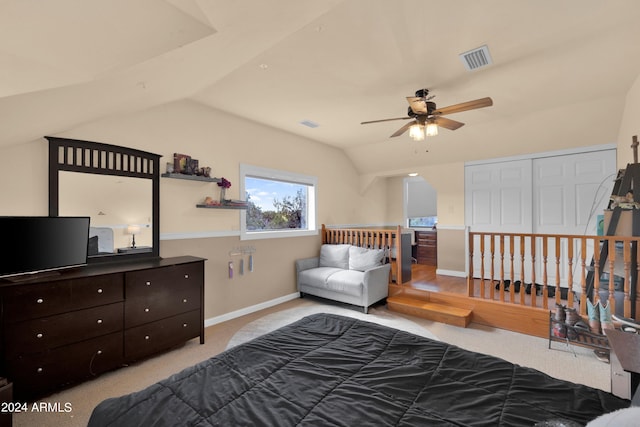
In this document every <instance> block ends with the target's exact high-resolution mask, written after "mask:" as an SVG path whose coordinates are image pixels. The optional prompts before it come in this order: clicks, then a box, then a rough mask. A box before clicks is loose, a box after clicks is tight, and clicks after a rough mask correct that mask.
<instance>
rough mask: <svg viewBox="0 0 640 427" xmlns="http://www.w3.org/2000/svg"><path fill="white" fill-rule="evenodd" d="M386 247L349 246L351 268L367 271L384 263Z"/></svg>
mask: <svg viewBox="0 0 640 427" xmlns="http://www.w3.org/2000/svg"><path fill="white" fill-rule="evenodd" d="M383 258H384V249H367V248H360V247H358V246H351V247H349V270H357V271H367V270H369V269H371V268H374V267H378V266H379V265H382V259H383Z"/></svg>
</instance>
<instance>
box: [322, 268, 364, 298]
mask: <svg viewBox="0 0 640 427" xmlns="http://www.w3.org/2000/svg"><path fill="white" fill-rule="evenodd" d="M325 288H326V289H330V290H332V291H336V292H341V293H343V294H349V295H355V296H358V297H359V296H362V291H363V288H364V273H363V272H362V271H356V270H340V271H338V272H336V273H333V274H332V275H331V276H329V278H328V279H327V284H326V285H325Z"/></svg>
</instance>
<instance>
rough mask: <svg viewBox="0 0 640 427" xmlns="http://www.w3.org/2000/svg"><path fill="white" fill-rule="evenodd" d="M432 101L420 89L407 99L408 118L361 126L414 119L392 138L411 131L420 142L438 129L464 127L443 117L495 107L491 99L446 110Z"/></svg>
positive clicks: (466, 103) (431, 97)
mask: <svg viewBox="0 0 640 427" xmlns="http://www.w3.org/2000/svg"><path fill="white" fill-rule="evenodd" d="M431 99H433V95H432V96H429V90H428V89H420V90H418V91H416V96H408V97H407V102H409V109H408V110H407V117H396V118H393V119H382V120H371V121H368V122H362V123H361V124H363V125H366V124H369V123H380V122H388V121H392V120H408V119H413V121H411V122H409V123H407V124H406V125H404V126H402V127H401V128H400V129H398V130H397V131H395V132H394V133H393V134H392V135H391V136H390V138H393V137H396V136H400V135H402V134H403V133H405V132H406V131H407V130H409V136H411V138H412V139H414V140H416V141H419V140H422V139H424V138H425V134H426V136H433V135H437V134H438V127H443V128H445V129H449V130H456V129H458V128H460V127H462V126H464V123H462V122H458V121H455V120H451V119H448V118H446V117H442V116H444V115H447V114H453V113H460V112H462V111H468V110H475V109H476V108H484V107H490V106H491V105H493V100H492V99H491V98H480V99H476V100H474V101H467V102H463V103H460V104H455V105H450V106H448V107H444V108H437V107H436V103H435V102H432V101H431Z"/></svg>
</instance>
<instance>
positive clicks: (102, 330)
mask: <svg viewBox="0 0 640 427" xmlns="http://www.w3.org/2000/svg"><path fill="white" fill-rule="evenodd" d="M123 310H124V305H123V303H121V302H119V303H115V304H109V305H105V306H100V307H93V308H87V309H84V310H77V311H72V312H69V313H65V314H58V315H55V316H49V317H41V318H39V319H34V320H26V321H24V322H20V323H16V324H14V325H13V326H12V327H11V328H9V329H8V330H7V331H6V333H5V344H6V349H5V352H6V357H8V358H15V357H17V356H20V355H26V354H30V353H39V352H43V351H46V350H47V349H54V348H57V347H61V346H64V345H67V344H71V343H74V342H78V341H84V340H87V339H90V338H94V337H98V336H101V335H107V334H110V333H113V332H116V331H119V330H122V327H123Z"/></svg>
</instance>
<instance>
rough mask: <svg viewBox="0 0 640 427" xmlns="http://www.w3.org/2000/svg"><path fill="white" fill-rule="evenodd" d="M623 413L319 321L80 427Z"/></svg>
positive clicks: (589, 396)
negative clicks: (86, 426)
mask: <svg viewBox="0 0 640 427" xmlns="http://www.w3.org/2000/svg"><path fill="white" fill-rule="evenodd" d="M627 406H629V401H628V400H624V399H620V398H618V397H615V396H613V395H612V394H609V393H606V392H604V391H601V390H598V389H594V388H590V387H587V386H584V385H578V384H574V383H570V382H567V381H563V380H558V379H555V378H552V377H550V376H548V375H546V374H544V373H541V372H539V371H536V370H534V369H531V368H526V367H521V366H518V365H514V364H512V363H510V362H507V361H505V360H502V359H499V358H496V357H493V356H488V355H484V354H479V353H474V352H470V351H467V350H464V349H461V348H459V347H456V346H453V345H450V344H447V343H444V342H440V341H435V340H431V339H428V338H425V337H420V336H417V335H413V334H410V333H408V332H404V331H400V330H397V329H393V328H389V327H386V326H382V325H378V324H374V323H370V322H365V321H362V320H358V319H355V318H351V317H343V316H339V315H334V314H326V313H323V314H314V315H311V316H307V317H305V318H303V319H301V320H299V321H297V322H295V323H292V324H290V325H287V326H284V327H282V328H280V329H277V330H276V331H274V332H271V333H269V334H266V335H263V336H261V337H258V338H256V339H254V340H251V341H249V342H246V343H244V344H241V345H239V346H236V347H233V348H231V349H229V350H227V351H225V352H223V353H221V354H219V355H217V356H215V357H213V358H211V359H208V360H205V361H203V362H200V363H199V364H197V365H194V366H192V367H190V368H187V369H185V370H183V371H182V372H180V373H177V374H175V375H173V376H171V377H169V378H167V379H165V380H163V381H161V382H159V383H156V384H154V385H152V386H150V387H148V388H146V389H144V390H142V391H139V392H135V393H132V394H129V395H126V396H122V397H116V398H111V399H107V400H105V401H103V402H102V403H100V404H99V405H98V406H97V407H96V408H95V409H94V411H93V413H92V415H91V418H90V420H89V427H99V426H119V427H121V426H135V427H140V426H148V425H154V426H178V425H180V426H187V425H192V426H196V425H197V426H356V425H357V426H364V425H373V426H385V425H389V426H427V425H428V426H433V425H438V426H445V425H446V426H454V425H455V426H478V425H486V426H499V425H500V426H523V425H528V426H531V425H534V424H535V423H537V422H543V421H548V420H556V419H564V420H572V421H574V422H577V423H580V425H582V424H585V423H586V422H588V421H589V420H591V419H594V418H596V417H597V416H599V415H601V414H603V413H608V412H611V411H614V410H617V409H619V408H624V407H627ZM571 425H574V424H571Z"/></svg>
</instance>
